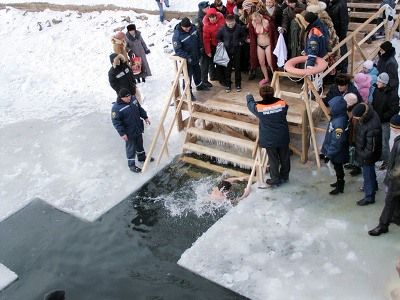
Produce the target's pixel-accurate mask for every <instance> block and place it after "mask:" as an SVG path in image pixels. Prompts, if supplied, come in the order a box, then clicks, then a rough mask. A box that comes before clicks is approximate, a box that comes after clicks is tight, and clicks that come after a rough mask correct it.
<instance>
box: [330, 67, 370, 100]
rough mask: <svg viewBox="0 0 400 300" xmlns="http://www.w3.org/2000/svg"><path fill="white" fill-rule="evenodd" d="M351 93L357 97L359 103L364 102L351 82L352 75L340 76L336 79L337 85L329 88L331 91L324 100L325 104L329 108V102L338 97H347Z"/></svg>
mask: <svg viewBox="0 0 400 300" xmlns="http://www.w3.org/2000/svg"><path fill="white" fill-rule="evenodd" d="M349 93H353V94H356V95H357V99H358V103H361V102H363V101H362V97H361V95H360V93H359V92H358V90H357V88H356V87H355V85H354V84H353V83H352V82H351V77H350V75H347V74H338V75H337V76H336V77H335V83H334V84H332V85H331V86H330V87H329V91H328V93H327V94H326V97H325V99H324V103H325V105H326V106H329V101H330V100H331V99H332V98H333V97H336V96H345V95H347V94H349Z"/></svg>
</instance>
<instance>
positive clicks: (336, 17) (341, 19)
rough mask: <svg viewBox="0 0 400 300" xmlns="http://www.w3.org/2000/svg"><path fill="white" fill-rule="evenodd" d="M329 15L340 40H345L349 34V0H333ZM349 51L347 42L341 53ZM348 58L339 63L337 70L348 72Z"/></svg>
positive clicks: (329, 5)
mask: <svg viewBox="0 0 400 300" xmlns="http://www.w3.org/2000/svg"><path fill="white" fill-rule="evenodd" d="M327 12H328V15H329V16H330V17H331V19H332V23H333V27H334V28H335V31H336V34H337V36H338V38H339V42H341V41H343V40H344V39H345V38H346V36H347V30H348V29H349V12H348V10H347V1H345V0H331V1H329V4H328V7H327ZM346 52H347V44H346V43H345V44H344V45H343V46H342V47H340V55H341V56H343V55H344V54H345V53H346ZM347 68H348V59H347V58H346V59H345V60H343V62H342V63H340V64H339V66H338V67H337V70H338V71H339V72H341V73H347Z"/></svg>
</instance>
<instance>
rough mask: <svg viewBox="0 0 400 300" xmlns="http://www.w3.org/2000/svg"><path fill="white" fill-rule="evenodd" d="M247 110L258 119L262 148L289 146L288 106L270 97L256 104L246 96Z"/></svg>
mask: <svg viewBox="0 0 400 300" xmlns="http://www.w3.org/2000/svg"><path fill="white" fill-rule="evenodd" d="M246 100H247V107H248V109H249V110H250V111H251V112H252V113H253V114H254V115H255V116H256V117H257V118H258V119H259V144H260V146H261V147H262V148H277V147H286V146H288V145H289V142H290V138H289V125H288V122H287V119H286V116H287V111H288V108H289V107H288V105H287V104H286V102H285V101H284V100H282V99H279V98H275V97H272V98H270V99H264V100H262V101H258V102H256V101H255V100H254V97H253V96H252V95H247V96H246Z"/></svg>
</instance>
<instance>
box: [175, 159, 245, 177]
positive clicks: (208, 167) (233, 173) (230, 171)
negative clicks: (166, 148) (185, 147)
mask: <svg viewBox="0 0 400 300" xmlns="http://www.w3.org/2000/svg"><path fill="white" fill-rule="evenodd" d="M179 159H180V160H181V161H183V162H185V163H188V164H191V165H195V166H196V167H199V168H203V169H206V170H210V171H213V172H217V173H228V174H229V176H232V177H244V176H249V174H247V173H244V172H240V171H237V170H233V169H231V168H225V167H222V166H219V165H215V164H212V163H209V162H206V161H203V160H200V159H196V158H193V157H189V156H181V157H180V158H179Z"/></svg>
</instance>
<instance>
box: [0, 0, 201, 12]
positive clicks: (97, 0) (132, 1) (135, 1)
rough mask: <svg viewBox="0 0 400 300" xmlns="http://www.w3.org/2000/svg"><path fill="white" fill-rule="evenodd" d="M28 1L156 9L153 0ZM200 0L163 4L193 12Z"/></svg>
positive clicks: (178, 0)
mask: <svg viewBox="0 0 400 300" xmlns="http://www.w3.org/2000/svg"><path fill="white" fill-rule="evenodd" d="M21 2H22V1H20V0H6V1H4V0H3V1H0V3H21ZM29 2H48V3H51V4H72V5H108V4H112V5H115V6H120V7H131V8H141V9H147V10H158V5H157V3H156V1H155V0H114V1H107V0H88V1H85V2H84V3H82V1H76V0H48V1H43V0H33V1H29ZM199 2H200V1H197V0H170V1H169V3H170V7H169V8H167V7H165V6H164V9H165V10H174V11H186V12H193V11H197V10H198V7H197V4H198V3H199Z"/></svg>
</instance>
